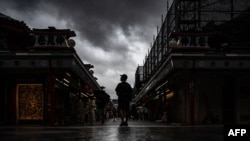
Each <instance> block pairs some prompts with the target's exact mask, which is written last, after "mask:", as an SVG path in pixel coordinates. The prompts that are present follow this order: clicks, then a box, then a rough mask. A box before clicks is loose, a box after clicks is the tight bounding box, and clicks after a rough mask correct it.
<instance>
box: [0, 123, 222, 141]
mask: <svg viewBox="0 0 250 141" xmlns="http://www.w3.org/2000/svg"><path fill="white" fill-rule="evenodd" d="M119 124H120V122H119V121H115V122H114V121H113V120H109V121H106V122H105V124H104V125H101V124H99V123H96V124H95V125H94V126H89V125H84V126H57V127H44V126H42V127H41V126H32V127H31V126H15V127H3V126H0V141H222V140H223V126H218V125H216V126H214V125H208V126H203V125H202V126H198V125H196V126H181V125H178V124H171V125H168V124H166V123H157V122H148V121H129V126H128V127H124V126H122V127H120V126H119Z"/></svg>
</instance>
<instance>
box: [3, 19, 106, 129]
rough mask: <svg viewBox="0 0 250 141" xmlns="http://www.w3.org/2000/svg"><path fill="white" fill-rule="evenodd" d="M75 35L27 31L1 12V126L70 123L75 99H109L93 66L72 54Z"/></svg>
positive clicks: (66, 31) (62, 31)
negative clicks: (94, 72) (92, 70)
mask: <svg viewBox="0 0 250 141" xmlns="http://www.w3.org/2000/svg"><path fill="white" fill-rule="evenodd" d="M74 36H76V35H75V32H74V31H71V30H69V29H56V28H55V27H49V28H48V29H30V28H29V27H28V26H27V25H26V24H25V23H24V22H20V21H17V20H15V19H12V18H10V17H8V16H6V15H3V14H0V70H1V74H0V80H1V81H0V93H1V95H0V103H1V104H0V113H1V114H0V124H5V125H15V124H23V123H25V124H27V123H33V124H45V125H64V124H73V123H76V122H77V121H78V119H77V118H79V110H77V109H78V108H79V107H78V105H77V104H78V103H79V102H80V101H81V102H82V103H83V104H84V102H86V101H87V99H88V98H89V97H92V96H95V97H96V98H98V99H101V100H103V101H109V95H108V94H106V93H105V91H104V90H103V89H102V88H101V87H100V86H99V84H98V83H97V81H96V78H94V76H93V73H92V72H91V70H90V68H89V67H88V66H91V68H93V65H88V64H84V63H83V62H82V61H81V59H80V57H79V56H78V55H77V53H76V51H75V49H74V46H75V41H74V40H73V39H71V37H74ZM107 99H108V100H107ZM84 106H85V105H83V108H85V107H84ZM83 110H84V109H80V111H83Z"/></svg>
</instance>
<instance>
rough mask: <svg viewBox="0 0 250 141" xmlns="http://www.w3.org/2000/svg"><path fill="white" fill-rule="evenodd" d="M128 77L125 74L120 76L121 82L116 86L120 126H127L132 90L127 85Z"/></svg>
mask: <svg viewBox="0 0 250 141" xmlns="http://www.w3.org/2000/svg"><path fill="white" fill-rule="evenodd" d="M127 78H128V76H127V75H126V74H123V75H121V78H120V80H121V82H120V83H118V85H117V86H116V89H115V91H116V94H117V96H118V111H119V112H120V116H121V124H120V126H128V116H129V107H130V101H131V99H132V88H131V86H130V84H129V83H127V82H126V81H127Z"/></svg>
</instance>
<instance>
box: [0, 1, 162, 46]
mask: <svg viewBox="0 0 250 141" xmlns="http://www.w3.org/2000/svg"><path fill="white" fill-rule="evenodd" d="M0 1H3V0H0ZM5 2H6V3H8V5H10V6H12V8H13V9H15V10H17V11H19V12H23V13H26V14H27V15H30V14H32V13H33V12H34V11H43V12H44V11H45V12H53V11H56V12H57V13H50V14H51V15H53V14H56V16H57V18H59V19H63V20H68V21H67V22H68V23H69V25H71V26H72V27H71V28H73V30H77V31H79V33H80V35H79V36H80V37H81V38H83V39H85V40H88V41H89V42H90V43H91V44H92V45H94V46H95V47H100V48H103V49H104V50H106V51H111V50H113V51H115V50H116V49H117V51H118V50H120V49H123V50H126V47H124V48H116V47H114V46H112V45H111V44H110V40H111V39H112V38H114V37H113V36H116V35H115V31H116V29H118V28H120V29H121V30H122V32H123V34H125V35H126V36H127V37H129V36H131V32H134V29H135V28H137V27H141V28H142V30H144V29H146V28H149V27H148V26H149V25H150V24H153V23H158V22H159V21H160V16H161V15H160V14H164V13H163V12H165V9H164V8H166V7H164V6H163V5H166V0H157V1H155V0H6V1H5ZM46 5H48V6H46ZM143 28H144V29H143ZM155 30H156V29H155ZM145 31H147V30H145ZM137 34H138V36H141V37H140V38H141V39H145V38H146V39H145V40H148V38H149V36H150V37H152V36H153V35H151V34H145V33H144V34H139V33H137Z"/></svg>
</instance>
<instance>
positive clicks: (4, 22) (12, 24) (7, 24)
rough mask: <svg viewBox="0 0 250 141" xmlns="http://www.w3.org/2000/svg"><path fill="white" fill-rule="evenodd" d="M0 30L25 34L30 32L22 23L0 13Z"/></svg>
mask: <svg viewBox="0 0 250 141" xmlns="http://www.w3.org/2000/svg"><path fill="white" fill-rule="evenodd" d="M0 28H3V29H8V30H13V31H19V32H25V31H29V30H30V28H29V27H28V26H27V25H26V24H25V23H24V22H23V21H18V20H16V19H13V18H11V17H9V16H6V15H4V14H3V13H0Z"/></svg>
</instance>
